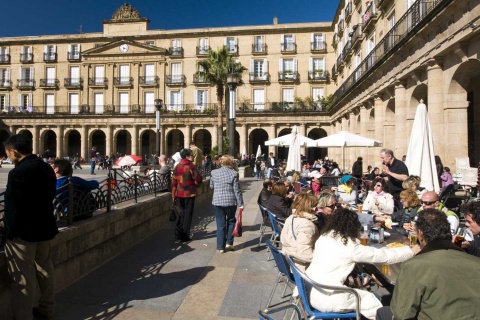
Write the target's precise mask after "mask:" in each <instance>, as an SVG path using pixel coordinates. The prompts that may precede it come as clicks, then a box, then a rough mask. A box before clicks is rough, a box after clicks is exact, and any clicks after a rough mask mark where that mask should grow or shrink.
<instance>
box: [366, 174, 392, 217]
mask: <svg viewBox="0 0 480 320" xmlns="http://www.w3.org/2000/svg"><path fill="white" fill-rule="evenodd" d="M386 188H387V184H386V183H385V180H384V179H382V178H375V180H373V183H372V189H373V190H371V191H370V192H368V195H367V198H366V199H365V201H364V202H363V210H366V211H372V213H373V214H375V215H382V214H389V215H391V214H392V213H393V208H394V203H393V196H392V195H391V194H390V193H388V192H387V190H386Z"/></svg>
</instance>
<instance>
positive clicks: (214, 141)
mask: <svg viewBox="0 0 480 320" xmlns="http://www.w3.org/2000/svg"><path fill="white" fill-rule="evenodd" d="M211 134H212V148H213V147H215V146H217V147H218V125H216V124H214V125H213V127H212V132H211Z"/></svg>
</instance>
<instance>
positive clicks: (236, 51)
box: [223, 45, 238, 55]
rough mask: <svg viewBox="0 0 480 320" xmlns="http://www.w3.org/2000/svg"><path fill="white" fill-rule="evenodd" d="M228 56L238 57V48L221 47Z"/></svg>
mask: <svg viewBox="0 0 480 320" xmlns="http://www.w3.org/2000/svg"><path fill="white" fill-rule="evenodd" d="M223 47H224V48H225V50H227V52H228V53H229V54H233V55H238V46H237V45H226V46H223Z"/></svg>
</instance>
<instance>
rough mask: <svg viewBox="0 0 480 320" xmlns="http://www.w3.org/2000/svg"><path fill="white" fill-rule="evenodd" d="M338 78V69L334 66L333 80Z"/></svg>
mask: <svg viewBox="0 0 480 320" xmlns="http://www.w3.org/2000/svg"><path fill="white" fill-rule="evenodd" d="M337 77H338V71H337V67H336V66H335V65H334V66H333V67H332V79H333V80H335V79H337Z"/></svg>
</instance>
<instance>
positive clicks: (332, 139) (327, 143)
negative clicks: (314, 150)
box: [309, 131, 382, 171]
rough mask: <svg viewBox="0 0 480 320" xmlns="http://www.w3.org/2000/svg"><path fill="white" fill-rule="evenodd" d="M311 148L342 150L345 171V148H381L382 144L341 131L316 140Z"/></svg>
mask: <svg viewBox="0 0 480 320" xmlns="http://www.w3.org/2000/svg"><path fill="white" fill-rule="evenodd" d="M309 146H316V147H324V148H331V147H339V148H342V157H343V170H344V171H345V147H381V146H382V142H381V141H377V140H373V139H370V138H367V137H363V136H360V135H358V134H353V133H350V132H348V131H340V132H339V133H335V134H332V135H330V136H327V137H325V138H321V139H318V140H315V142H314V143H313V144H312V145H309Z"/></svg>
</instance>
